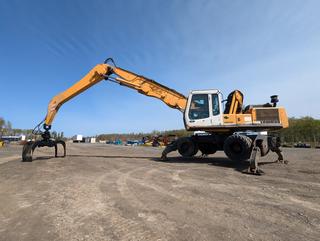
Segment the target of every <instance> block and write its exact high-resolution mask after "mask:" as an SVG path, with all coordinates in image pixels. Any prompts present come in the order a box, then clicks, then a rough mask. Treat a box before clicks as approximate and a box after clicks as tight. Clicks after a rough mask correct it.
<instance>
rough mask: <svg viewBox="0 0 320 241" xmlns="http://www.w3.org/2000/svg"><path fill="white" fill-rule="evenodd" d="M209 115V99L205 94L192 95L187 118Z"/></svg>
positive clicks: (201, 117)
mask: <svg viewBox="0 0 320 241" xmlns="http://www.w3.org/2000/svg"><path fill="white" fill-rule="evenodd" d="M208 117H209V101H208V95H207V94H195V95H192V99H191V104H190V109H189V119H191V120H197V119H204V118H208Z"/></svg>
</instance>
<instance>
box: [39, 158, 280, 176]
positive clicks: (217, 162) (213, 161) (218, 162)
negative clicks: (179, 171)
mask: <svg viewBox="0 0 320 241" xmlns="http://www.w3.org/2000/svg"><path fill="white" fill-rule="evenodd" d="M68 156H69V157H88V158H90V157H96V158H107V159H117V158H119V159H121V158H126V159H146V160H150V161H155V162H162V163H185V164H188V163H190V164H191V163H196V164H207V165H212V166H217V167H223V168H232V169H234V170H236V171H238V172H241V173H245V172H246V171H247V169H248V166H249V162H248V161H240V162H234V161H231V160H230V159H228V158H226V157H190V158H186V157H170V158H169V159H168V160H166V161H163V160H161V159H160V158H156V157H148V156H129V155H127V156H126V155H68ZM36 159H37V160H39V159H40V158H36ZM41 159H42V158H41ZM44 159H49V158H44ZM273 163H275V162H274V161H272V162H259V165H260V166H262V165H268V164H273Z"/></svg>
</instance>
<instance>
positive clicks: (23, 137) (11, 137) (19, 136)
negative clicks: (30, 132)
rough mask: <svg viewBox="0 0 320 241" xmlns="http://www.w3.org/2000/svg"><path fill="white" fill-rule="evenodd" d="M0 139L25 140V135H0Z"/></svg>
mask: <svg viewBox="0 0 320 241" xmlns="http://www.w3.org/2000/svg"><path fill="white" fill-rule="evenodd" d="M1 139H2V140H3V141H9V142H11V141H25V140H26V136H25V135H18V136H2V137H1Z"/></svg>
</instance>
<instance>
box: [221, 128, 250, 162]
mask: <svg viewBox="0 0 320 241" xmlns="http://www.w3.org/2000/svg"><path fill="white" fill-rule="evenodd" d="M251 148H252V140H251V139H250V138H249V137H247V136H244V135H237V134H235V135H231V136H229V137H228V138H227V139H226V140H225V142H224V145H223V150H224V153H225V154H226V155H227V156H228V157H229V158H230V159H231V160H233V161H244V160H247V159H249V157H250V154H251Z"/></svg>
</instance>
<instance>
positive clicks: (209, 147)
mask: <svg viewBox="0 0 320 241" xmlns="http://www.w3.org/2000/svg"><path fill="white" fill-rule="evenodd" d="M198 146H199V150H200V151H201V152H202V154H205V155H209V154H214V153H216V151H217V147H216V146H215V145H214V144H211V143H199V144H198Z"/></svg>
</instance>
